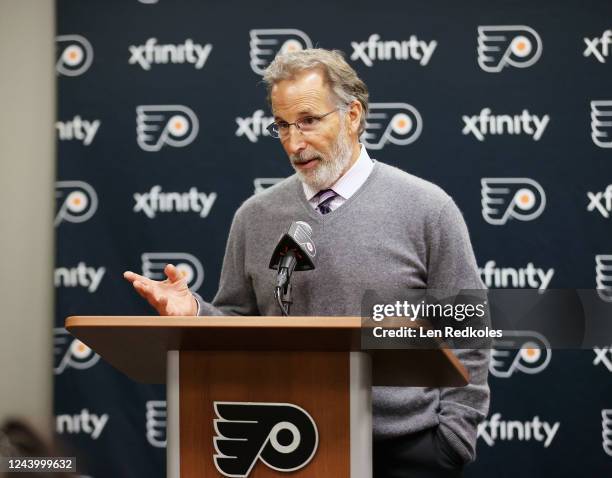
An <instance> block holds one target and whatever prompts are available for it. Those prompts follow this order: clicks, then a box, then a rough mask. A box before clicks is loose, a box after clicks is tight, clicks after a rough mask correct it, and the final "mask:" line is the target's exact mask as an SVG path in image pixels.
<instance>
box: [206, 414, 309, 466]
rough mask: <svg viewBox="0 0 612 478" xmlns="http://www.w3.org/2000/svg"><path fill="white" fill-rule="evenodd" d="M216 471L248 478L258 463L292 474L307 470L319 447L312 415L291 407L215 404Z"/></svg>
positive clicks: (214, 440)
mask: <svg viewBox="0 0 612 478" xmlns="http://www.w3.org/2000/svg"><path fill="white" fill-rule="evenodd" d="M214 408H215V415H216V416H217V418H215V419H214V428H215V437H214V439H213V443H214V447H215V452H216V453H215V455H214V457H213V458H214V462H215V467H216V468H217V470H218V471H219V473H221V474H222V475H223V476H230V477H247V476H249V474H250V473H251V471H252V470H253V467H254V466H255V464H256V463H257V461H258V460H260V461H261V462H263V463H264V464H265V465H267V466H268V467H269V468H272V469H273V470H276V471H279V472H285V473H289V472H292V471H296V470H299V469H301V468H304V467H305V466H306V465H307V464H308V463H309V462H310V461H311V460H312V458H313V457H314V454H315V452H316V451H317V447H318V444H319V434H318V430H317V426H316V424H315V422H314V420H313V419H312V417H311V416H310V414H309V413H308V412H307V411H306V410H304V409H303V408H301V407H298V406H297V405H293V404H291V403H253V402H214Z"/></svg>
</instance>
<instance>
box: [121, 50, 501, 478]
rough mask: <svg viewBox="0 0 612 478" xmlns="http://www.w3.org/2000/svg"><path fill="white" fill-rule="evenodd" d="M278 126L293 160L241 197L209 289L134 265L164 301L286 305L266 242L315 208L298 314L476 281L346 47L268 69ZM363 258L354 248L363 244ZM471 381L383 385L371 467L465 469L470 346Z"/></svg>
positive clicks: (480, 366)
mask: <svg viewBox="0 0 612 478" xmlns="http://www.w3.org/2000/svg"><path fill="white" fill-rule="evenodd" d="M264 81H265V82H266V85H267V87H268V94H269V100H270V104H271V107H272V111H273V113H274V118H275V121H274V123H273V124H272V125H270V128H269V131H270V133H271V134H272V136H274V137H278V138H279V139H280V141H281V144H282V146H283V148H284V150H285V152H286V153H287V155H288V156H289V159H290V161H291V165H292V166H293V167H294V169H295V171H296V174H295V175H293V176H291V177H289V178H287V179H285V180H284V181H282V182H280V183H279V184H277V185H275V186H273V187H271V188H269V189H267V190H266V191H264V192H263V193H261V194H258V195H256V196H253V197H251V198H249V199H248V200H247V201H245V203H244V204H243V205H242V206H241V207H240V208H239V209H238V211H237V212H236V215H235V217H234V221H233V223H232V226H231V230H230V234H229V239H228V244H227V249H226V253H225V258H224V262H223V269H222V272H221V280H220V285H219V290H218V292H217V295H216V296H215V298H214V299H213V301H212V303H206V302H204V301H203V300H201V299H200V298H199V297H198V298H197V299H196V298H195V297H194V296H193V295H192V294H191V293H190V292H189V290H188V288H187V285H186V283H185V280H184V279H183V278H182V276H181V274H179V272H178V271H177V270H176V268H175V267H174V266H172V265H168V266H167V267H166V274H167V276H168V279H167V280H165V281H163V282H156V281H152V280H150V279H147V278H145V277H143V276H139V275H137V274H134V273H133V272H126V273H125V277H126V278H127V279H128V280H129V281H130V282H132V284H133V286H134V288H135V289H136V290H137V291H138V293H140V294H141V295H142V296H143V297H145V298H146V299H147V300H148V301H149V303H151V305H153V306H154V307H155V308H156V309H157V311H158V312H159V313H160V314H162V315H196V314H198V313H199V315H231V314H239V315H278V308H277V307H278V306H277V302H276V301H275V299H274V296H273V294H272V293H271V291H273V289H274V284H275V273H274V271H270V270H269V269H268V268H267V264H268V261H269V258H270V257H269V256H270V250H268V249H266V248H262V247H260V244H274V243H275V241H276V240H277V239H278V237H279V236H280V234H281V233H282V232H284V230H285V229H286V227H287V225H288V224H290V223H291V222H292V221H295V220H304V221H306V222H308V223H309V224H310V225H311V226H312V228H313V233H314V235H315V237H316V238H317V248H318V254H317V255H318V260H317V269H316V270H315V271H314V272H313V273H307V274H298V275H296V276H294V278H293V285H294V297H293V298H294V305H293V311H292V312H293V313H294V314H295V315H360V314H361V310H360V306H361V300H362V296H363V293H364V292H365V291H366V290H367V289H374V290H376V289H379V290H381V289H384V288H386V287H389V288H393V289H395V290H397V287H398V286H401V287H403V288H406V289H411V288H430V289H446V290H455V289H480V288H482V287H483V285H482V282H481V280H480V277H479V274H478V269H477V266H476V262H475V259H474V254H473V251H472V247H471V244H470V240H469V236H468V232H467V229H466V226H465V223H464V221H463V218H462V216H461V213H460V212H459V210H458V208H457V207H456V205H455V203H454V202H453V200H452V199H451V198H450V197H449V196H448V195H447V194H446V193H444V191H442V190H441V189H440V188H438V187H437V186H434V185H433V184H431V183H429V182H427V181H424V180H422V179H419V178H417V177H415V176H412V175H410V174H408V173H405V172H403V171H401V170H399V169H396V168H393V167H391V166H388V165H385V164H383V163H380V162H377V161H374V160H372V159H370V157H369V156H368V153H367V152H366V150H365V148H363V146H362V145H360V143H359V137H360V135H361V133H362V132H363V130H364V125H365V117H366V114H367V109H368V90H367V88H366V86H365V84H364V83H363V81H361V80H360V79H359V78H358V76H357V74H356V73H355V71H354V70H353V69H352V68H351V67H350V66H349V65H348V64H347V63H346V61H345V60H344V59H343V57H342V55H341V54H340V53H339V52H335V51H328V50H322V49H311V50H304V51H301V52H295V53H288V54H285V55H279V56H277V57H276V59H275V60H274V61H273V62H272V63H271V64H270V66H269V67H268V69H267V70H266V73H265V75H264ZM357 257H358V258H359V260H358V261H356V260H355V258H357ZM459 356H460V359H461V360H462V361H463V363H464V365H466V367H468V369H469V371H470V375H471V383H470V384H469V385H468V386H467V387H463V388H444V389H427V388H392V387H375V388H374V390H373V407H374V447H375V449H374V461H375V464H374V476H375V477H377V478H379V477H384V476H389V477H396V476H397V477H399V476H414V477H426V476H436V477H439V476H459V475H460V474H461V469H462V467H463V465H464V464H465V463H467V462H469V461H471V460H473V459H474V456H475V442H476V430H477V425H478V423H479V422H480V421H481V420H483V419H484V417H485V415H486V413H487V409H488V403H489V388H488V386H487V364H488V356H487V353H486V351H484V350H469V351H461V353H460V354H459Z"/></svg>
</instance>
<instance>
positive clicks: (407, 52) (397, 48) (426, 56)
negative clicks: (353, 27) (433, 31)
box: [351, 33, 438, 66]
mask: <svg viewBox="0 0 612 478" xmlns="http://www.w3.org/2000/svg"><path fill="white" fill-rule="evenodd" d="M437 45H438V42H437V41H435V40H432V41H430V42H426V41H424V40H419V39H418V38H417V37H416V35H411V36H410V40H402V41H396V40H390V41H382V40H381V39H380V35H379V34H378V33H372V34H371V35H370V38H368V40H367V41H362V42H359V43H358V42H355V41H352V42H351V46H352V47H353V53H352V54H351V60H361V61H362V62H363V63H364V64H365V65H367V66H373V65H374V61H377V60H416V61H418V62H419V64H420V65H422V66H426V65H427V64H428V63H429V60H430V59H431V56H432V55H433V52H434V50H435V49H436V46H437Z"/></svg>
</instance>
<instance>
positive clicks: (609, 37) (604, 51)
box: [582, 30, 612, 63]
mask: <svg viewBox="0 0 612 478" xmlns="http://www.w3.org/2000/svg"><path fill="white" fill-rule="evenodd" d="M584 43H585V44H586V48H585V50H584V52H583V53H582V54H583V55H584V56H585V57H587V58H588V57H589V56H594V57H595V59H596V60H597V61H598V62H599V63H605V62H606V60H607V58H608V56H610V45H612V30H606V31H605V32H603V33H602V34H601V37H595V38H585V39H584Z"/></svg>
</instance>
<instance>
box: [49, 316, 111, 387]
mask: <svg viewBox="0 0 612 478" xmlns="http://www.w3.org/2000/svg"><path fill="white" fill-rule="evenodd" d="M53 357H54V361H53V373H54V374H55V375H61V374H62V373H64V371H65V370H66V369H69V368H73V369H75V370H85V369H88V368H91V367H93V366H94V365H95V364H96V363H98V360H100V356H99V355H98V354H97V353H95V352H94V351H93V350H91V349H90V348H89V347H88V346H87V345H85V344H84V343H83V342H81V341H80V340H78V339H75V338H74V337H73V336H72V335H70V333H68V331H67V330H66V329H64V328H63V327H56V328H54V329H53Z"/></svg>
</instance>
